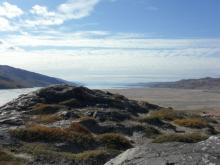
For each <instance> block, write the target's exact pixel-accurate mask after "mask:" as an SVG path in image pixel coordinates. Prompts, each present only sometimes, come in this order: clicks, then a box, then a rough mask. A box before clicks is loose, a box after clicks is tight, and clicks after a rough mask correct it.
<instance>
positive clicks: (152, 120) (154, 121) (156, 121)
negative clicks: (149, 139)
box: [139, 116, 163, 126]
mask: <svg viewBox="0 0 220 165" xmlns="http://www.w3.org/2000/svg"><path fill="white" fill-rule="evenodd" d="M139 122H141V123H147V124H151V125H156V126H160V125H163V122H162V121H161V119H160V118H159V117H158V116H145V117H143V118H141V119H139Z"/></svg>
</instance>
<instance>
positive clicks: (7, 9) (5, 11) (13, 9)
mask: <svg viewBox="0 0 220 165" xmlns="http://www.w3.org/2000/svg"><path fill="white" fill-rule="evenodd" d="M22 14H23V11H22V10H21V9H20V8H18V7H17V6H16V5H12V4H10V3H8V2H4V3H3V4H2V5H0V16H4V17H7V18H15V17H18V16H21V15H22Z"/></svg>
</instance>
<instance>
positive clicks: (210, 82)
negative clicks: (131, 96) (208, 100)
mask: <svg viewBox="0 0 220 165" xmlns="http://www.w3.org/2000/svg"><path fill="white" fill-rule="evenodd" d="M145 86H149V87H153V88H179V89H211V90H215V89H220V78H211V77H206V78H201V79H186V80H180V81H176V82H159V83H149V84H146V85H145Z"/></svg>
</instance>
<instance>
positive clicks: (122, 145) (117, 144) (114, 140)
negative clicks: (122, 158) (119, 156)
mask: <svg viewBox="0 0 220 165" xmlns="http://www.w3.org/2000/svg"><path fill="white" fill-rule="evenodd" d="M98 139H99V141H100V142H101V144H103V145H104V146H105V147H107V148H110V149H118V150H125V149H128V148H130V147H132V145H131V143H130V142H129V140H128V139H126V138H125V137H124V136H122V135H119V134H116V133H106V134H102V135H99V136H98Z"/></svg>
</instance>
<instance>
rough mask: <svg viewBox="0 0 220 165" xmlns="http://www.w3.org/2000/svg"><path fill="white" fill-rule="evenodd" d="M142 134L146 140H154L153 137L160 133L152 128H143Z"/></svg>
mask: <svg viewBox="0 0 220 165" xmlns="http://www.w3.org/2000/svg"><path fill="white" fill-rule="evenodd" d="M144 134H145V136H146V137H148V138H154V137H156V136H158V135H160V134H161V133H160V131H158V130H157V129H155V128H154V127H150V126H147V127H145V128H144Z"/></svg>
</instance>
